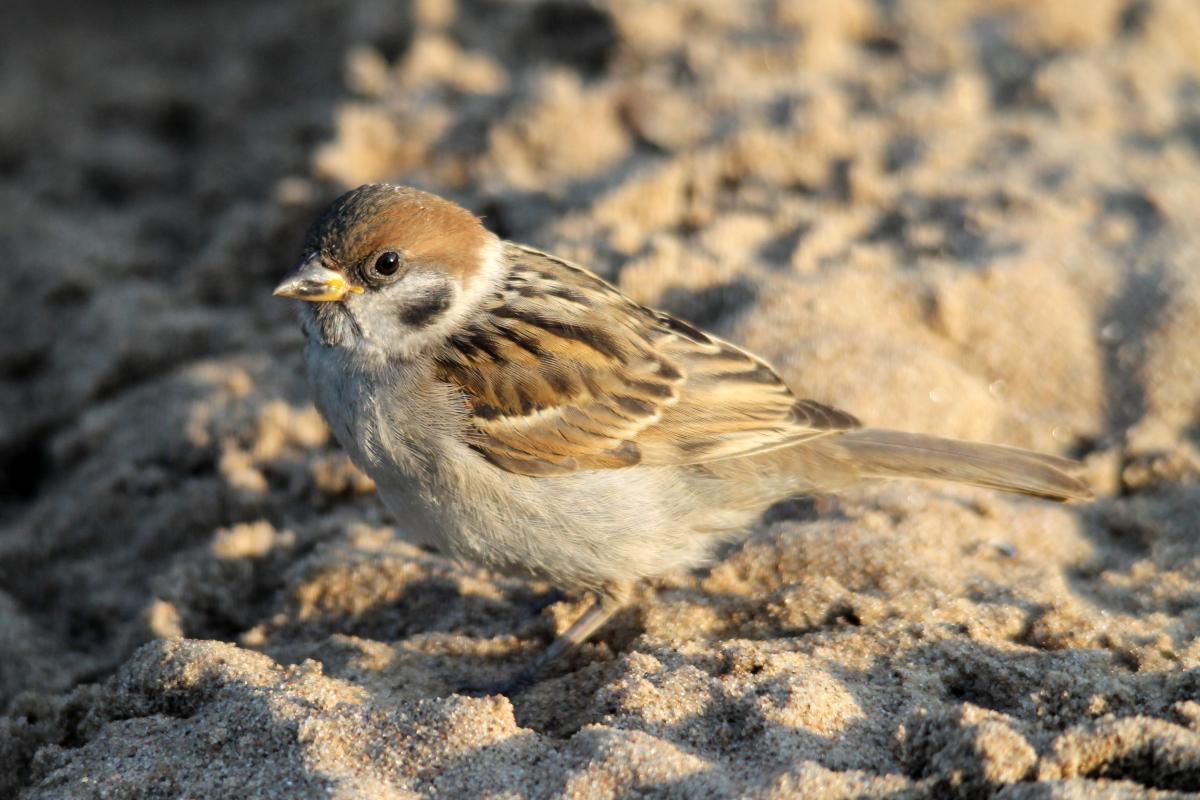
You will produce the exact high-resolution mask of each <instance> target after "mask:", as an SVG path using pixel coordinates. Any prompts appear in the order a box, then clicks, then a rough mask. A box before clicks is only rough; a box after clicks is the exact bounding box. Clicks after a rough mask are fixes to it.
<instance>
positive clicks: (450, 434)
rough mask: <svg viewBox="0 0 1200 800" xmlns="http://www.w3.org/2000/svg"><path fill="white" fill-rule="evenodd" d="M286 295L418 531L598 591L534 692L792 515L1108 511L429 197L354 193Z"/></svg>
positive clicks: (319, 372) (1060, 462) (324, 220)
mask: <svg viewBox="0 0 1200 800" xmlns="http://www.w3.org/2000/svg"><path fill="white" fill-rule="evenodd" d="M275 294H276V295H279V296H281V297H291V298H295V299H298V300H305V301H308V302H306V303H304V304H303V306H302V319H303V327H304V333H305V335H306V337H307V344H306V346H305V350H304V354H305V362H306V363H307V366H308V376H309V380H310V383H311V386H312V391H313V394H314V396H315V399H316V404H317V407H318V408H319V409H320V411H321V413H322V414H323V415H324V417H325V419H326V421H327V422H328V423H329V425H330V427H331V428H332V429H333V432H334V434H335V435H336V436H337V439H338V441H339V442H340V443H341V444H342V446H343V447H344V448H345V449H346V450H347V452H348V453H349V454H350V457H351V459H353V461H354V463H355V464H357V465H358V466H359V468H361V469H362V470H363V471H365V472H366V473H367V474H368V475H370V476H371V477H372V478H373V479H374V480H375V483H376V484H377V485H378V487H379V492H380V494H381V496H382V497H383V499H384V501H385V502H386V503H387V505H388V507H389V508H390V509H391V511H392V512H393V513H394V514H395V516H396V519H397V521H398V522H399V523H400V525H401V526H402V527H403V528H404V529H405V530H406V531H407V532H408V533H410V534H412V535H413V536H415V537H416V538H417V539H419V540H421V541H423V542H425V543H427V544H430V545H433V546H435V547H437V548H438V549H440V550H442V551H444V552H448V553H450V554H453V555H454V556H457V557H460V558H463V559H468V560H471V561H474V562H476V563H479V564H482V565H485V566H487V567H490V568H492V569H496V570H499V571H502V572H506V573H516V574H520V575H525V576H532V577H536V578H541V579H545V580H548V581H550V582H552V583H554V584H556V585H558V586H561V587H565V588H568V589H587V590H589V591H590V592H592V593H594V594H595V596H596V598H597V599H596V601H595V602H594V603H593V604H592V606H591V607H590V608H589V609H588V610H587V611H586V612H585V613H584V614H583V615H582V617H581V618H580V619H579V620H578V621H576V622H575V623H574V624H573V625H572V626H571V627H570V628H569V629H568V630H567V631H566V632H565V633H564V634H562V635H561V636H560V637H559V638H558V639H557V640H556V641H555V642H554V643H553V644H552V645H551V646H550V647H549V648H547V650H546V651H545V652H543V654H542V655H541V656H540V657H539V658H538V659H537V660H536V661H534V662H533V664H531V665H530V667H529V668H528V669H527V670H526V671H525V672H524V673H523V675H522V677H521V679H519V680H518V682H517V683H518V685H521V684H524V683H527V682H528V681H530V680H532V678H533V677H534V676H535V675H536V674H537V672H538V671H539V670H540V669H541V668H542V667H544V666H545V665H546V664H548V663H549V662H550V661H552V660H553V659H554V658H556V657H557V656H559V655H560V654H562V653H563V652H564V651H566V650H567V649H568V648H570V647H572V646H573V645H575V644H577V643H579V642H582V641H583V640H585V639H586V638H588V637H589V636H590V635H591V634H592V633H593V632H594V631H595V630H596V629H597V628H599V627H600V626H601V625H603V624H604V623H605V621H606V620H608V618H609V617H610V616H611V615H612V614H613V612H614V611H615V610H616V609H617V608H619V607H620V606H621V604H622V603H623V602H624V601H625V598H626V597H627V595H628V592H629V587H630V586H631V584H632V583H633V582H634V581H638V580H641V579H644V578H651V577H654V576H657V575H662V574H663V573H667V572H670V571H673V570H681V569H688V568H692V567H696V566H698V565H701V564H704V563H706V562H707V561H708V560H709V559H710V557H711V555H712V553H713V551H714V548H715V547H716V546H717V545H718V544H719V543H720V542H722V541H724V540H727V539H729V538H731V537H734V536H737V535H738V534H741V533H742V532H743V531H745V530H746V529H747V528H748V527H749V526H750V525H752V524H753V523H754V521H755V520H756V519H757V518H758V517H759V516H760V514H761V513H762V512H763V510H764V509H766V508H767V507H768V506H770V505H771V504H772V503H774V502H776V501H778V500H780V499H783V498H787V497H790V496H793V495H797V494H801V493H804V492H810V491H828V490H833V489H838V488H841V487H844V486H847V485H849V484H851V483H854V482H855V481H857V480H859V479H861V478H891V477H915V478H936V479H942V480H950V481H960V482H963V483H969V484H974V485H976V486H985V487H989V488H992V489H1001V490H1004V491H1010V492H1020V493H1023V494H1028V495H1035V496H1038V497H1045V498H1050V499H1054V500H1068V499H1082V498H1087V497H1089V496H1090V495H1091V493H1090V491H1089V489H1088V487H1087V486H1086V485H1085V484H1084V483H1083V482H1081V481H1080V480H1078V479H1076V478H1074V477H1072V476H1071V475H1070V474H1068V473H1069V472H1070V471H1071V470H1073V469H1074V468H1076V467H1077V466H1078V465H1077V464H1076V463H1074V462H1072V461H1068V460H1066V459H1063V458H1058V457H1055V456H1050V455H1042V454H1039V453H1032V452H1028V451H1024V450H1017V449H1013V448H1008V447H999V446H995V445H987V444H975V443H969V442H961V441H954V440H949V439H939V438H936V437H932V436H924V435H919V434H910V433H901V432H898V431H891V430H880V429H874V428H863V427H861V425H860V423H859V421H858V420H857V419H855V418H854V417H853V416H851V415H850V414H847V413H846V412H844V411H839V410H837V409H835V408H831V407H829V406H826V405H823V404H821V403H817V402H814V401H812V400H801V399H797V398H796V397H795V396H794V395H793V394H792V392H791V390H790V389H788V387H787V386H786V385H785V384H784V382H783V380H782V379H781V378H780V377H779V375H778V373H776V372H775V370H774V369H772V368H771V366H770V365H768V364H767V363H766V362H764V361H763V360H762V359H759V358H757V357H755V356H754V355H752V354H750V353H747V352H746V351H744V350H741V349H739V348H738V347H735V346H734V345H732V344H729V343H728V342H725V341H722V340H721V339H718V338H717V337H715V336H713V335H711V334H707V333H704V332H703V331H700V330H697V329H696V328H694V327H693V326H691V325H689V324H687V323H686V322H683V321H681V320H678V319H675V318H674V317H671V316H670V315H668V314H664V313H662V312H660V311H655V310H653V309H650V308H646V307H645V306H642V305H639V304H637V303H635V302H634V301H632V300H630V299H629V298H628V297H626V296H625V295H623V294H622V293H621V292H620V291H619V290H618V289H616V288H615V287H613V286H611V285H610V284H608V283H606V282H604V281H603V280H601V279H600V278H598V277H597V276H595V275H593V274H592V273H591V272H589V271H587V270H586V269H583V268H582V267H579V266H576V265H574V264H571V263H569V262H567V261H564V260H562V259H560V258H556V257H554V256H552V255H549V254H547V253H543V252H540V251H538V250H535V249H533V248H530V247H524V246H522V245H518V244H513V243H511V242H505V241H501V240H500V239H499V238H497V237H496V236H495V235H493V234H491V233H489V232H488V231H487V230H486V229H485V228H484V227H483V225H482V224H481V223H480V221H479V220H478V219H476V217H475V216H473V215H472V214H471V213H470V212H468V211H467V210H465V209H463V208H461V207H459V206H457V205H455V204H454V203H451V202H449V201H447V200H444V199H442V198H439V197H436V196H434V195H431V194H427V193H425V192H421V191H418V190H416V189H411V188H406V187H401V186H392V185H387V184H375V185H368V186H362V187H360V188H358V189H355V190H353V191H351V192H348V193H346V194H344V195H342V196H341V197H340V198H338V199H337V200H336V201H335V202H334V203H333V204H332V205H331V206H330V207H329V208H328V209H327V210H326V211H325V212H324V214H323V215H322V216H321V217H320V218H319V219H318V220H317V221H316V222H315V223H314V224H313V226H312V227H311V228H310V229H309V231H308V234H307V236H306V238H305V241H304V249H303V256H302V260H301V262H300V265H299V267H297V268H296V270H295V271H294V272H292V273H291V274H290V275H288V276H287V277H286V278H284V280H283V282H282V283H280V284H279V286H278V287H277V288H276V289H275Z"/></svg>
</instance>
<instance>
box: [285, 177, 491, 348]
mask: <svg viewBox="0 0 1200 800" xmlns="http://www.w3.org/2000/svg"><path fill="white" fill-rule="evenodd" d="M502 252H503V249H502V247H501V243H500V240H499V239H497V238H496V237H495V236H494V235H492V234H491V233H489V232H488V231H487V230H486V229H485V228H484V227H483V225H482V224H481V223H480V221H479V220H478V219H477V218H476V217H475V216H474V215H473V214H472V213H471V212H469V211H467V210H466V209H465V208H462V207H461V206H458V205H456V204H454V203H452V202H450V201H448V200H444V199H442V198H440V197H437V196H436V195H432V194H429V193H428V192H422V191H419V190H417V189H412V188H409V187H404V186H394V185H391V184H368V185H366V186H360V187H359V188H357V189H354V190H352V191H349V192H347V193H346V194H344V195H342V196H341V197H339V198H338V199H337V200H335V201H334V202H333V203H332V204H331V205H330V206H329V208H327V209H326V210H325V212H324V213H322V214H321V216H320V217H319V218H318V219H317V221H316V222H314V223H313V225H312V227H310V228H309V230H308V233H307V234H306V236H305V238H304V247H303V250H302V255H301V259H300V264H299V265H298V266H297V267H296V268H295V269H294V270H293V271H292V272H291V273H290V274H288V275H287V276H286V277H285V278H284V279H283V280H282V281H281V282H280V284H279V285H278V286H277V287H275V295H276V296H278V297H289V298H293V299H296V300H303V301H305V303H304V306H303V310H302V313H303V318H304V327H305V331H306V333H307V334H308V335H309V336H310V337H314V338H317V339H319V340H320V341H321V343H322V344H325V345H328V346H338V347H359V346H364V345H365V346H368V347H371V348H372V349H375V350H377V351H378V352H380V353H382V354H383V355H385V356H386V355H396V356H399V357H404V358H411V357H413V356H415V355H417V354H419V353H420V351H421V350H422V349H423V348H425V347H428V346H429V345H431V344H432V343H433V342H434V341H435V340H437V339H439V338H440V337H441V336H444V335H445V333H446V332H447V331H449V330H450V329H451V328H452V327H453V326H454V324H455V323H456V322H457V321H459V320H461V319H462V317H463V316H464V315H465V314H467V313H469V312H470V310H471V307H472V306H474V305H476V304H478V302H479V301H480V300H481V299H482V297H483V296H484V295H486V294H487V293H489V292H490V291H491V290H492V289H493V288H494V287H495V285H496V284H497V282H498V279H499V272H500V269H501V264H500V262H501V260H502Z"/></svg>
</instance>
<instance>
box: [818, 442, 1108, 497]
mask: <svg viewBox="0 0 1200 800" xmlns="http://www.w3.org/2000/svg"><path fill="white" fill-rule="evenodd" d="M826 441H829V440H826ZM833 443H836V445H837V446H838V447H841V448H845V449H846V450H847V451H848V452H849V454H850V457H851V460H852V461H853V462H854V463H855V465H856V467H857V468H858V469H859V470H860V472H861V474H862V475H863V476H868V477H876V478H930V479H935V480H947V481H955V482H958V483H968V484H971V485H973V486H983V487H986V488H988V489H1000V490H1002V491H1006V492H1017V493H1020V494H1027V495H1032V496H1034V497H1043V498H1046V499H1050V500H1086V499H1089V498H1091V497H1092V490H1091V489H1090V488H1089V487H1088V485H1087V484H1086V483H1085V482H1084V481H1082V480H1081V479H1079V478H1077V477H1075V476H1073V475H1071V474H1070V473H1071V472H1073V471H1075V470H1078V469H1079V468H1080V465H1079V463H1078V462H1075V461H1071V460H1070V459H1066V458H1060V457H1058V456H1051V455H1045V454H1043V453H1034V452H1031V451H1029V450H1020V449H1017V448H1015V447H1003V446H1001V445H994V444H980V443H978V442H963V441H958V440H956V439H941V438H938V437H936V436H925V435H922V434H919V433H904V432H902V431H890V430H882V429H874V428H865V429H861V430H854V431H847V432H846V433H845V434H842V435H840V436H837V437H836V438H835V439H833Z"/></svg>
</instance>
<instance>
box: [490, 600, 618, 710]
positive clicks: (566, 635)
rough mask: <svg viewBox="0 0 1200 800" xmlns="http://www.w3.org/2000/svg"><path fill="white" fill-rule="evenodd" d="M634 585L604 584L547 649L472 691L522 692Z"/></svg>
mask: <svg viewBox="0 0 1200 800" xmlns="http://www.w3.org/2000/svg"><path fill="white" fill-rule="evenodd" d="M631 589H632V587H631V586H630V585H629V584H628V583H618V584H610V585H608V586H605V587H604V588H603V589H602V590H601V591H599V592H597V593H596V597H595V599H594V600H593V601H592V604H591V605H590V606H588V609H587V611H584V612H583V614H582V615H581V616H580V617H579V619H577V620H575V621H574V622H573V623H571V626H570V627H569V628H567V629H566V630H565V631H563V632H562V634H561V635H559V636H558V637H557V638H556V639H555V640H554V641H553V642H551V643H550V644H549V646H547V647H546V649H545V650H543V651H542V652H540V653H538V654H537V656H536V657H535V658H534V659H533V661H530V662H529V664H528V665H527V666H526V667H525V668H524V669H523V670H521V671H520V672H518V673H517V674H516V675H515V676H513V678H512V679H511V680H509V681H507V682H506V683H504V684H502V685H500V686H498V687H494V688H493V689H491V690H489V691H486V692H480V691H478V690H475V691H471V692H470V693H472V694H479V693H484V694H505V695H511V694H520V693H521V692H523V691H524V690H526V689H528V688H529V687H530V686H532V685H533V684H534V683H535V682H536V681H537V678H538V676H539V675H541V674H542V673H543V672H544V671H545V670H546V669H547V668H548V667H549V666H550V665H552V664H553V663H554V662H555V661H558V659H560V658H562V657H563V656H564V655H566V654H567V653H569V652H571V651H572V650H574V649H575V648H576V647H577V646H579V645H581V644H583V643H584V642H586V641H587V640H588V639H589V638H591V636H592V634H593V633H595V632H596V631H598V630H599V629H600V628H601V627H603V626H604V623H606V622H608V621H609V620H610V619H612V616H613V614H615V613H617V611H619V610H620V609H621V608H622V607H623V606H624V605H625V603H626V602H627V601H628V599H629V594H630V591H631Z"/></svg>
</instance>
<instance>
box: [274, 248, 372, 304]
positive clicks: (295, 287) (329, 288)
mask: <svg viewBox="0 0 1200 800" xmlns="http://www.w3.org/2000/svg"><path fill="white" fill-rule="evenodd" d="M361 291H362V289H360V288H359V287H357V286H352V285H350V284H349V283H348V282H347V281H346V279H345V277H343V276H342V273H340V272H335V271H334V270H331V269H329V268H328V267H325V266H323V265H322V264H321V258H320V256H318V255H316V254H314V255H311V256H309V257H308V258H307V259H305V260H304V261H303V262H301V264H300V266H298V267H296V269H294V270H292V271H291V272H290V273H288V275H287V277H285V278H284V279H283V280H282V281H280V282H279V285H278V286H276V287H275V291H274V292H273V294H274V295H275V296H276V297H290V298H292V299H293V300H306V301H308V302H310V303H328V302H332V301H335V300H341V299H342V298H343V297H345V296H346V294H347V293H349V292H353V293H356V294H357V293H359V292H361Z"/></svg>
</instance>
